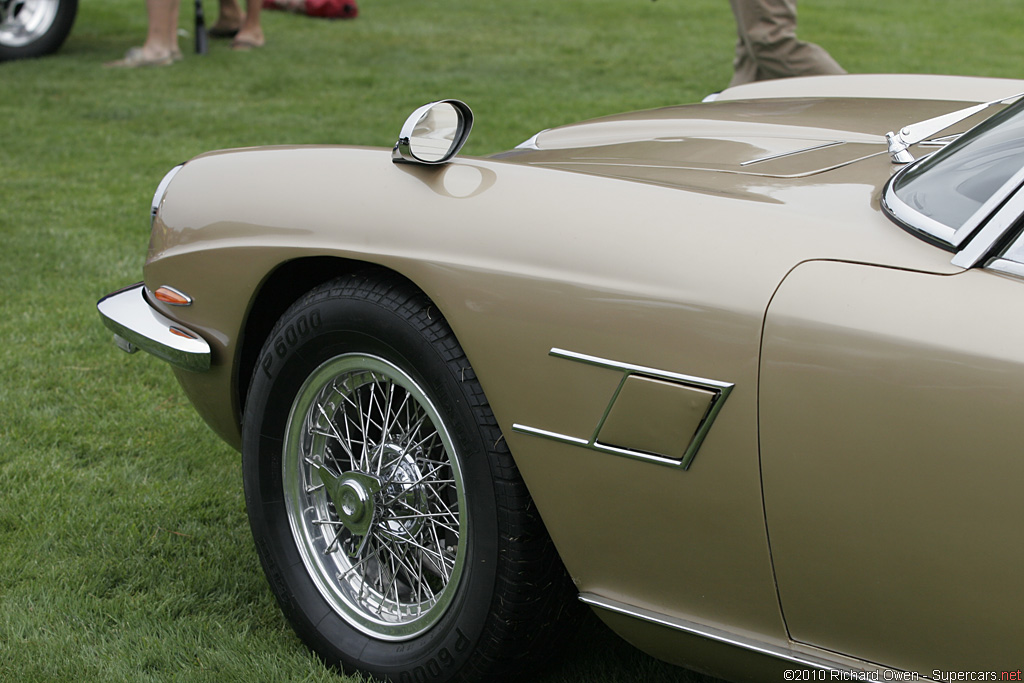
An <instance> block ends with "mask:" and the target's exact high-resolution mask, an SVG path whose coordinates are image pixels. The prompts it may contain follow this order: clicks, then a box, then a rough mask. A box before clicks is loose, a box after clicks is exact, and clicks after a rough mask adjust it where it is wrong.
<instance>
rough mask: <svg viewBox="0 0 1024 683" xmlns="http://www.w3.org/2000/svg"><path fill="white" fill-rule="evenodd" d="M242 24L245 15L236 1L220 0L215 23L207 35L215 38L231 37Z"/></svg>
mask: <svg viewBox="0 0 1024 683" xmlns="http://www.w3.org/2000/svg"><path fill="white" fill-rule="evenodd" d="M244 22H245V14H243V13H242V8H241V6H240V5H239V4H238V0H220V4H219V6H218V14H217V21H216V22H214V24H213V26H211V27H210V30H209V34H210V35H211V36H213V37H215V38H230V37H233V36H234V35H235V34H236V33H238V31H239V29H241V28H242V24H243V23H244Z"/></svg>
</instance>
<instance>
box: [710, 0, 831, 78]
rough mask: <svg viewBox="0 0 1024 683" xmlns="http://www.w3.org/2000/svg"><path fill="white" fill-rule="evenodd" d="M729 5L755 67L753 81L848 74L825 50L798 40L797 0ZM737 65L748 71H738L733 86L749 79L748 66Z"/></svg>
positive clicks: (744, 0)
mask: <svg viewBox="0 0 1024 683" xmlns="http://www.w3.org/2000/svg"><path fill="white" fill-rule="evenodd" d="M730 5H731V6H732V10H733V14H734V15H735V17H736V26H737V31H738V33H739V36H740V41H741V42H742V43H743V46H744V47H745V48H746V51H747V53H748V54H749V56H750V59H751V60H752V61H753V63H754V65H755V69H756V75H755V77H754V79H753V80H766V79H770V78H786V77H789V76H811V75H820V74H843V73H846V71H845V70H844V69H843V68H842V67H841V66H839V64H838V63H837V62H836V61H835V60H834V59H833V58H832V56H831V55H829V53H828V52H827V51H825V49H824V48H822V47H820V46H818V45H815V44H814V43H805V42H803V41H800V40H797V37H796V0H730ZM739 61H740V60H739V59H737V62H739ZM737 66H746V67H747V68H746V70H745V71H743V72H741V71H737V72H736V75H735V76H734V78H733V82H732V83H730V85H738V84H739V83H742V82H749V80H750V75H751V74H750V67H749V65H740V64H739V63H737ZM743 79H746V80H743Z"/></svg>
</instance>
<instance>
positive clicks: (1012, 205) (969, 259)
mask: <svg viewBox="0 0 1024 683" xmlns="http://www.w3.org/2000/svg"><path fill="white" fill-rule="evenodd" d="M1017 176H1020V179H1019V180H1018V181H1017V182H1018V187H1017V188H1016V189H1015V191H1014V192H1013V194H1012V196H1010V198H1009V199H1007V200H1006V202H1005V203H1004V204H1003V205H1002V206H1001V207H999V210H998V211H996V212H995V214H994V215H993V216H992V218H990V219H989V221H988V223H986V224H985V227H984V228H982V229H981V231H980V232H979V233H978V234H977V235H976V236H975V237H974V239H972V240H971V241H970V242H968V244H967V246H966V247H964V248H963V249H962V250H960V252H959V253H957V255H956V256H954V257H953V265H954V266H960V267H961V268H972V267H974V266H976V265H977V264H978V263H979V262H980V261H981V260H982V259H983V258H985V256H986V255H988V254H989V253H991V251H992V249H993V248H995V246H996V244H997V243H998V242H999V241H1000V240H1002V239H1003V237H1004V236H1005V235H1006V233H1007V231H1009V230H1010V229H1011V228H1012V227H1013V225H1014V224H1015V223H1016V222H1017V220H1018V219H1019V218H1020V217H1021V215H1024V189H1022V187H1021V186H1020V183H1021V182H1024V169H1021V172H1019V173H1017V174H1016V175H1014V178H1017Z"/></svg>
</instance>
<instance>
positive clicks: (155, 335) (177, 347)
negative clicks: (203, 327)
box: [96, 282, 210, 372]
mask: <svg viewBox="0 0 1024 683" xmlns="http://www.w3.org/2000/svg"><path fill="white" fill-rule="evenodd" d="M144 291H145V286H144V285H143V284H142V283H141V282H140V283H139V284H136V285H132V286H131V287H127V288H125V289H122V290H119V291H117V292H114V293H113V294H109V295H107V296H105V297H103V298H102V299H100V300H99V302H97V304H96V310H98V311H99V314H100V318H102V320H103V324H104V325H106V326H107V327H108V328H109V329H110V330H111V331H113V333H114V340H115V342H116V343H117V345H118V347H119V348H120V349H122V350H123V351H127V352H128V353H134V352H135V351H137V350H139V349H142V350H143V351H145V352H146V353H149V354H152V355H154V356H156V357H157V358H160V359H161V360H165V361H167V362H168V363H170V364H171V365H175V366H177V367H180V368H184V369H185V370H192V371H193V372H203V371H205V370H209V369H210V345H209V344H207V343H206V341H205V340H204V339H203V338H202V337H200V336H199V335H198V334H197V333H195V332H193V331H192V330H189V329H187V328H185V327H184V326H182V325H179V324H178V323H176V322H174V321H173V320H171V319H170V318H167V317H166V316H164V315H162V314H161V313H160V312H159V311H157V310H156V309H154V308H153V307H152V306H150V304H149V302H148V301H146V297H145V293H144Z"/></svg>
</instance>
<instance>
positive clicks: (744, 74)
mask: <svg viewBox="0 0 1024 683" xmlns="http://www.w3.org/2000/svg"><path fill="white" fill-rule="evenodd" d="M747 4H748V3H747V0H729V6H730V7H731V8H732V14H733V17H735V19H736V54H735V57H733V60H732V70H733V76H732V80H731V81H729V87H732V86H734V85H742V84H744V83H751V82H753V81H756V80H757V61H756V60H755V59H754V55H753V53H752V52H751V48H750V45H749V37H748V35H747V34H748V28H747V21H748V18H749V16H750V13H749V12H747V11H745V7H746V5H747Z"/></svg>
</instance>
